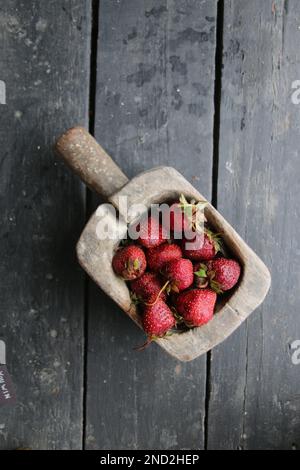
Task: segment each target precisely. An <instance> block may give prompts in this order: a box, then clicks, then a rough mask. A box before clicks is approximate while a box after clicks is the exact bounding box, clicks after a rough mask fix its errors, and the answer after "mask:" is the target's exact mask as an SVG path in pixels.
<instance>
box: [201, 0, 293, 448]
mask: <svg viewBox="0 0 300 470" xmlns="http://www.w3.org/2000/svg"><path fill="white" fill-rule="evenodd" d="M299 15H300V5H299V2H297V1H296V0H290V1H283V0H277V1H274V2H261V1H259V0H254V1H252V2H233V1H225V22H224V70H223V86H222V106H221V129H220V162H219V163H220V167H219V186H218V199H219V205H218V209H219V210H220V211H221V212H222V213H223V214H224V216H225V217H226V218H227V219H228V220H229V222H231V223H232V224H233V225H234V226H235V227H236V228H237V230H238V231H239V233H240V234H241V235H242V236H243V237H244V238H245V239H246V241H247V242H248V243H249V244H250V246H252V247H253V248H254V249H255V250H256V251H257V252H258V254H260V255H261V256H262V258H263V259H264V260H265V261H266V263H267V265H268V266H269V267H270V268H271V271H272V273H273V275H272V278H273V287H272V290H271V293H270V295H269V296H268V299H267V301H266V302H265V303H264V304H263V306H262V307H261V308H260V309H259V310H258V311H257V313H256V314H254V315H253V316H252V317H251V318H250V319H249V321H248V322H247V325H245V326H243V327H241V328H240V329H239V330H238V331H237V332H236V333H235V334H234V336H232V337H231V338H230V339H229V340H228V341H227V342H226V343H224V344H223V345H222V346H220V347H218V348H216V349H215V350H214V351H213V352H212V365H211V374H212V376H211V396H210V406H209V420H208V432H209V435H208V437H209V439H208V446H209V448H214V449H220V448H225V449H236V448H244V449H296V448H299V447H300V420H299V404H300V401H299V390H300V379H299V377H300V374H299V372H300V370H299V365H298V366H296V365H293V363H292V358H291V355H292V352H293V351H292V349H291V344H292V343H293V342H294V341H295V340H297V339H299V338H300V320H299V308H300V305H299V295H298V292H297V287H296V286H298V285H299V281H300V271H299V265H300V259H299V253H300V250H299V237H298V234H297V233H298V231H299V230H298V225H299V198H300V187H299V171H300V163H299V161H300V160H299V145H298V140H299V139H298V134H299V133H298V127H299V126H298V122H299V112H300V108H299V105H298V106H297V105H295V104H293V103H292V93H293V89H292V83H293V81H294V80H297V79H298V78H299V63H300V54H299V47H298V46H297V40H296V38H298V37H299V21H298V19H299Z"/></svg>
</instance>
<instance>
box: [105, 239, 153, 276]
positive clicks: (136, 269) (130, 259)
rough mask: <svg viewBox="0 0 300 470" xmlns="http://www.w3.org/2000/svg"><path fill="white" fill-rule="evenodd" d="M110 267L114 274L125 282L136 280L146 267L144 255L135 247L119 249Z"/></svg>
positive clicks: (129, 246)
mask: <svg viewBox="0 0 300 470" xmlns="http://www.w3.org/2000/svg"><path fill="white" fill-rule="evenodd" d="M112 266H113V269H114V271H115V273H116V274H118V276H121V277H122V278H123V279H125V280H126V281H129V280H132V279H137V278H138V277H140V276H142V274H144V272H145V270H146V267H147V261H146V256H145V253H144V252H143V250H142V249H141V248H140V247H139V246H135V245H128V246H125V247H124V248H119V249H118V251H117V252H116V253H115V255H114V257H113V260H112Z"/></svg>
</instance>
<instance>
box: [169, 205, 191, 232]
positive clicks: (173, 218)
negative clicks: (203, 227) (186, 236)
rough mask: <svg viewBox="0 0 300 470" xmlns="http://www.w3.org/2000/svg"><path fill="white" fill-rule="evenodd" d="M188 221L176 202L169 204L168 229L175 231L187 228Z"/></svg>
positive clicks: (188, 225) (182, 230) (183, 230)
mask: <svg viewBox="0 0 300 470" xmlns="http://www.w3.org/2000/svg"><path fill="white" fill-rule="evenodd" d="M189 227H190V222H189V219H188V217H187V216H186V215H185V214H184V212H183V211H182V208H181V206H180V204H179V203H178V202H174V204H172V205H171V206H170V229H171V230H173V231H174V232H177V233H182V232H185V231H187V230H189Z"/></svg>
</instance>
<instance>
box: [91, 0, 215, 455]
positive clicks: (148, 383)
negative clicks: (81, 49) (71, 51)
mask: <svg viewBox="0 0 300 470" xmlns="http://www.w3.org/2000/svg"><path fill="white" fill-rule="evenodd" d="M215 15H216V2H215V1H211V0H210V1H204V2H203V1H202V2H198V1H188V2H186V1H185V2H183V1H174V0H172V1H170V0H169V1H159V2H157V1H149V0H147V1H130V2H126V3H124V2H117V1H103V2H101V4H100V25H99V26H100V35H99V50H98V81H97V100H96V133H95V136H96V138H97V140H98V141H99V142H101V144H102V145H103V147H104V148H105V149H106V150H107V151H108V153H109V155H111V156H112V157H113V158H114V160H115V161H116V162H117V163H118V164H119V165H120V167H121V168H122V169H123V170H124V172H125V173H126V175H127V176H129V177H132V176H134V175H136V174H138V173H139V172H141V171H143V170H146V169H149V168H152V167H153V166H157V165H160V164H169V165H172V166H175V167H176V168H177V169H178V170H179V171H181V172H182V173H183V175H184V176H186V177H187V179H190V180H191V181H192V182H193V184H194V185H195V186H196V187H197V188H198V189H199V190H200V191H202V192H203V193H204V194H205V195H206V196H207V197H208V198H209V197H210V195H211V170H212V130H213V90H214V54H215V30H214V28H215ZM94 203H96V201H94ZM143 341H144V335H143V334H142V333H141V332H140V331H139V330H138V329H137V327H135V326H134V324H133V323H132V322H131V321H130V320H129V319H128V318H127V316H126V315H125V314H124V312H122V311H121V310H119V309H118V307H116V306H115V305H114V303H113V302H112V301H110V300H109V299H108V298H107V297H106V295H105V294H104V293H101V291H99V289H98V288H97V287H96V286H94V285H90V296H89V337H88V369H87V379H88V388H87V433H86V447H87V448H89V449H97V448H104V449H119V448H123V449H126V448H131V449H135V448H140V449H141V448H144V449H155V448H157V449H179V448H181V449H184V448H186V449H187V448H193V449H197V448H203V445H204V416H205V385H206V361H205V357H204V358H200V359H198V360H196V361H194V362H193V363H189V364H181V363H179V362H177V361H176V360H174V359H172V358H169V357H168V356H166V355H165V354H164V353H163V352H162V351H161V350H160V349H159V348H158V347H157V346H156V345H153V346H151V348H149V349H148V350H147V351H145V352H143V353H137V352H134V351H133V350H132V348H133V347H134V346H136V345H140V344H142V343H143ZM183 384H185V386H184V387H183ZM191 404H192V406H191Z"/></svg>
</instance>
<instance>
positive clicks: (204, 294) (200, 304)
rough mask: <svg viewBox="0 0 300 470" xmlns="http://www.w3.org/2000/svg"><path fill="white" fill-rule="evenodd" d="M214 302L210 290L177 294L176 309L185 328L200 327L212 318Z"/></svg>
mask: <svg viewBox="0 0 300 470" xmlns="http://www.w3.org/2000/svg"><path fill="white" fill-rule="evenodd" d="M216 300H217V294H216V293H215V292H214V291H213V290H211V289H202V290H201V289H192V290H189V291H187V292H182V293H181V294H179V296H178V297H177V301H176V309H177V312H178V314H179V315H181V316H182V317H183V320H184V322H185V323H186V325H187V326H190V327H192V326H202V325H205V324H206V323H208V322H209V321H210V320H211V319H212V318H213V315H214V308H215V304H216Z"/></svg>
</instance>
